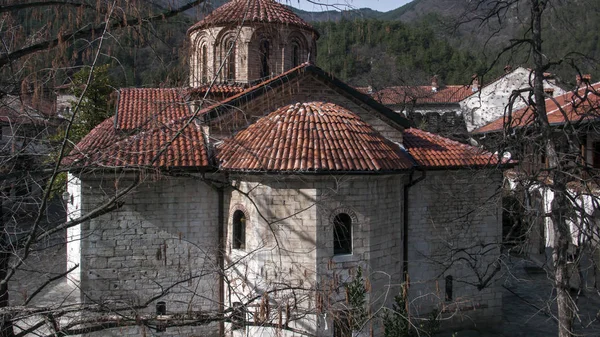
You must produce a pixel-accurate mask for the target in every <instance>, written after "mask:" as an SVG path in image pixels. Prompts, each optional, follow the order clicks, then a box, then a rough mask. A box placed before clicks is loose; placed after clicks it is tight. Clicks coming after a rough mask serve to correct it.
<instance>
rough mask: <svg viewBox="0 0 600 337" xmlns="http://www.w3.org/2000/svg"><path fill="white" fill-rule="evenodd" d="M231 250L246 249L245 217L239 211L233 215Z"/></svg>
mask: <svg viewBox="0 0 600 337" xmlns="http://www.w3.org/2000/svg"><path fill="white" fill-rule="evenodd" d="M233 248H234V249H246V215H245V214H244V212H242V211H239V210H238V211H235V212H234V213H233Z"/></svg>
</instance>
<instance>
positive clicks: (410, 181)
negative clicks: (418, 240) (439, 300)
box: [402, 167, 425, 286]
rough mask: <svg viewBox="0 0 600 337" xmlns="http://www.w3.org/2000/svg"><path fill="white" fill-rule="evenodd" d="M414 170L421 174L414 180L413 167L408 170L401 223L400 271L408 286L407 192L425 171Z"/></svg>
mask: <svg viewBox="0 0 600 337" xmlns="http://www.w3.org/2000/svg"><path fill="white" fill-rule="evenodd" d="M416 170H418V171H420V172H421V176H420V177H419V178H417V179H416V180H413V175H414V173H415V169H413V170H411V171H410V175H409V178H408V183H407V184H405V185H404V200H403V203H404V206H403V207H404V223H403V228H402V230H403V233H402V235H403V237H402V240H403V243H404V245H403V246H402V271H403V273H402V274H403V280H404V283H405V284H406V285H407V286H408V282H409V280H410V279H409V277H408V192H409V191H410V188H411V187H413V186H415V185H416V184H418V183H419V182H421V181H422V180H424V179H425V171H424V170H423V169H421V168H418V167H417V168H416Z"/></svg>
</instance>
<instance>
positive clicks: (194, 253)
mask: <svg viewBox="0 0 600 337" xmlns="http://www.w3.org/2000/svg"><path fill="white" fill-rule="evenodd" d="M104 177H105V178H104V179H102V180H99V179H94V178H92V177H83V178H82V185H81V186H82V209H83V211H84V212H85V211H89V210H91V209H93V208H94V207H95V206H96V205H98V204H99V203H100V202H101V201H102V200H105V199H106V198H107V197H110V196H111V195H114V190H115V186H116V185H118V186H121V187H124V186H127V183H128V181H127V180H126V179H118V177H112V178H110V175H105V176H104ZM217 212H218V208H217V196H216V192H215V191H213V190H212V189H211V188H209V187H208V186H207V185H206V184H204V183H202V182H199V181H195V180H191V179H175V178H165V177H154V178H153V179H150V180H149V181H147V182H145V183H143V185H142V186H140V187H138V188H137V189H136V190H135V191H134V192H133V194H132V195H130V196H128V197H127V198H126V200H125V205H124V206H123V207H122V208H120V209H119V210H117V211H114V212H111V213H109V214H106V215H104V216H102V217H99V218H96V219H94V220H91V221H89V222H88V223H84V224H83V225H82V232H83V233H84V238H83V240H82V241H81V269H82V271H83V272H82V275H81V291H82V300H83V301H84V302H86V303H103V302H107V301H108V302H113V303H117V304H119V305H121V306H123V305H124V306H127V305H131V306H135V305H140V304H143V303H145V301H148V299H150V298H152V297H153V296H158V295H160V294H161V292H162V291H163V290H167V289H168V292H167V294H166V295H165V296H163V297H161V298H160V299H157V300H156V301H159V300H160V301H165V302H166V305H167V314H176V313H185V312H188V311H189V310H192V311H209V312H212V313H214V312H215V311H216V308H217V304H216V303H218V283H217V275H218V273H217V271H218V268H217V261H216V248H217V244H218V224H217V221H218V219H217ZM181 281H183V282H182V283H180V284H178V285H176V286H174V287H172V288H169V287H171V286H173V285H174V284H175V283H177V282H181ZM154 307H155V303H154V302H151V303H150V304H149V306H148V308H146V309H141V310H139V311H140V312H141V313H143V314H152V313H154V311H155V308H154ZM140 329H143V328H131V329H114V330H109V331H103V332H101V333H99V334H98V335H99V336H100V335H101V336H110V335H114V336H140V335H141V330H140ZM216 332H217V327H216V325H213V326H205V327H193V328H169V329H168V331H167V333H163V334H161V335H162V336H169V335H172V336H182V335H185V336H210V335H215V334H216Z"/></svg>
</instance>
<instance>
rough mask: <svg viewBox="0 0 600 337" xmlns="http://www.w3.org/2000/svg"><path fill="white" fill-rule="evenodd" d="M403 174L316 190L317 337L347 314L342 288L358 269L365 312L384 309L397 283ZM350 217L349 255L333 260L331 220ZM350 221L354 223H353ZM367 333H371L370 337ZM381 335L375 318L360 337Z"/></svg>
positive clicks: (342, 179)
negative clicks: (350, 248) (344, 312)
mask: <svg viewBox="0 0 600 337" xmlns="http://www.w3.org/2000/svg"><path fill="white" fill-rule="evenodd" d="M406 179H407V175H405V174H399V175H390V176H372V177H369V176H347V177H337V179H335V180H333V179H332V180H330V181H324V182H321V184H320V185H319V190H318V212H317V221H318V227H317V228H318V235H317V247H318V251H317V254H318V256H317V258H318V259H317V268H318V280H319V290H320V292H321V294H322V295H321V296H322V298H323V300H322V303H321V304H320V306H319V309H320V312H321V313H322V314H327V316H324V315H321V316H320V318H321V322H320V323H321V324H320V328H321V329H320V335H321V336H333V329H332V327H333V320H334V319H339V317H340V316H339V315H340V313H341V312H343V311H347V309H348V304H347V302H346V285H347V283H349V282H351V281H352V280H353V279H354V278H355V277H356V273H357V268H359V267H360V268H361V269H362V274H363V280H364V281H365V284H366V285H367V294H366V295H367V303H368V305H369V307H370V312H371V313H375V312H377V311H378V310H379V309H380V308H381V307H382V306H389V305H390V302H391V300H392V299H393V297H394V295H397V294H398V293H399V291H400V284H401V283H402V260H403V259H402V243H403V242H402V233H403V231H402V228H403V217H402V214H403V186H404V184H405V183H406ZM339 213H346V214H349V215H350V216H351V217H352V218H353V223H352V246H353V247H352V254H348V255H334V251H333V242H334V239H333V218H334V217H335V215H337V214H339ZM354 220H355V221H354ZM325 319H327V321H328V322H327V324H325V322H324V321H325ZM371 331H372V334H371ZM366 335H369V336H383V328H382V327H381V325H380V322H379V321H378V320H377V319H374V320H371V321H370V322H369V323H368V324H367V325H366V326H365V327H364V330H363V331H361V336H366Z"/></svg>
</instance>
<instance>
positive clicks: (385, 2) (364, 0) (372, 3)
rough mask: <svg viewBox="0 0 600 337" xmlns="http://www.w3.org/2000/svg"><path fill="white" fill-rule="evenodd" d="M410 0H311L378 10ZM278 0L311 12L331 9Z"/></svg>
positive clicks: (345, 6) (399, 5)
mask: <svg viewBox="0 0 600 337" xmlns="http://www.w3.org/2000/svg"><path fill="white" fill-rule="evenodd" d="M410 1H411V0H313V2H318V3H323V4H329V5H337V7H338V8H347V7H348V6H352V7H354V8H363V7H367V8H371V9H374V10H376V11H380V12H387V11H391V10H392V9H396V8H398V7H401V6H402V5H405V4H407V3H409V2H410ZM280 2H282V3H283V2H287V3H288V4H289V5H291V6H294V7H296V8H300V9H303V10H305V11H311V12H316V11H324V10H329V9H332V8H331V7H328V6H320V5H315V4H312V3H310V2H309V1H307V0H286V1H280Z"/></svg>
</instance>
